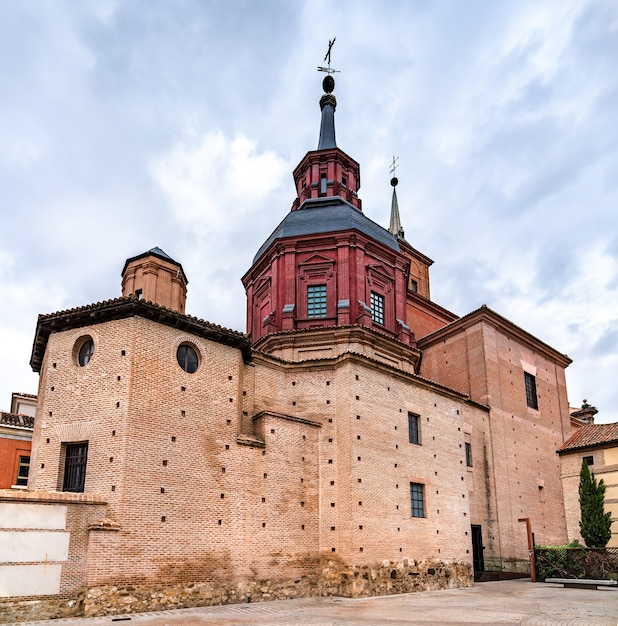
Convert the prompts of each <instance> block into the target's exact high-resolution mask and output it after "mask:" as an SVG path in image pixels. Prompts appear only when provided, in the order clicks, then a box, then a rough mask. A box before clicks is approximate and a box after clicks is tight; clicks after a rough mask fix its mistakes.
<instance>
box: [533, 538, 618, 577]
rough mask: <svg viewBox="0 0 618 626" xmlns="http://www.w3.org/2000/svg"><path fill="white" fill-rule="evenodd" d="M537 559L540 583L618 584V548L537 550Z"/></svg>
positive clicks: (549, 548)
mask: <svg viewBox="0 0 618 626" xmlns="http://www.w3.org/2000/svg"><path fill="white" fill-rule="evenodd" d="M534 555H535V560H536V574H537V578H538V580H545V579H546V578H592V579H595V580H609V579H614V580H618V548H586V547H584V546H577V547H573V546H536V547H535V548H534Z"/></svg>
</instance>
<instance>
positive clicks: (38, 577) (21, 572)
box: [0, 564, 62, 598]
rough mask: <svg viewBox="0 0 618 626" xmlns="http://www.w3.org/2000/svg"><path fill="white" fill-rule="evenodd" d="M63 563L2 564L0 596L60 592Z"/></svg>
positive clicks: (0, 570) (0, 566)
mask: <svg viewBox="0 0 618 626" xmlns="http://www.w3.org/2000/svg"><path fill="white" fill-rule="evenodd" d="M61 573H62V566H61V565H46V564H40V565H0V598H10V597H14V596H52V595H55V594H57V593H60V575H61Z"/></svg>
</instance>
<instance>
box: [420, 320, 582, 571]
mask: <svg viewBox="0 0 618 626" xmlns="http://www.w3.org/2000/svg"><path fill="white" fill-rule="evenodd" d="M530 367H532V368H533V369H534V373H535V375H536V384H537V396H538V404H539V408H538V410H534V409H530V408H529V407H528V406H527V403H526V394H525V386H524V368H528V369H530ZM422 374H423V375H424V376H427V377H428V378H432V379H434V380H438V381H440V382H442V383H443V384H446V385H449V386H451V387H453V388H455V389H458V390H460V391H462V392H464V393H468V394H470V396H471V398H472V399H473V400H475V401H477V402H480V403H483V404H487V405H488V406H490V407H491V410H490V413H489V415H488V416H486V417H485V418H484V419H483V421H482V422H481V423H478V422H473V421H469V423H468V426H467V427H468V430H469V431H470V432H469V434H470V437H471V442H472V448H473V454H474V456H475V458H477V459H479V460H480V463H481V464H482V465H481V467H478V465H479V463H478V462H477V463H475V466H474V470H473V472H471V473H473V474H474V476H473V486H474V495H472V513H473V520H474V522H473V523H479V524H481V525H483V527H484V529H486V530H487V532H486V535H487V539H486V542H487V543H486V544H485V545H486V547H487V553H486V556H487V557H490V560H491V559H492V558H494V557H496V558H497V555H500V554H501V555H502V559H507V560H508V559H525V558H526V557H527V545H526V541H525V527H524V524H522V523H520V522H518V519H519V518H523V517H530V518H531V522H532V530H533V532H534V534H535V539H536V541H537V542H539V543H545V544H551V543H562V542H563V541H564V540H565V539H566V522H565V515H564V506H563V499H562V487H561V483H560V466H559V460H558V456H557V454H556V450H557V449H558V448H559V447H560V445H561V444H562V443H563V441H564V440H565V438H567V437H568V436H569V434H570V418H569V412H568V402H567V397H566V386H565V379H564V369H563V367H562V366H561V365H559V364H558V363H556V361H555V360H552V358H551V357H550V356H548V355H547V354H543V353H542V352H541V351H539V350H538V349H535V347H533V346H531V345H526V344H525V343H522V342H521V341H520V340H517V339H516V338H514V337H510V336H509V335H508V334H506V333H504V332H501V331H499V330H498V329H497V328H495V327H494V326H492V325H490V324H487V323H484V322H479V323H478V324H474V325H471V326H469V327H468V328H466V329H462V330H459V331H458V332H456V333H453V334H452V335H451V336H448V337H446V338H445V339H444V340H442V341H438V342H434V343H433V344H432V345H430V346H427V347H425V349H424V351H423V361H422ZM492 555H493V556H492Z"/></svg>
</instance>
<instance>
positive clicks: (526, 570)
mask: <svg viewBox="0 0 618 626" xmlns="http://www.w3.org/2000/svg"><path fill="white" fill-rule="evenodd" d="M485 571H486V572H509V573H512V574H527V575H528V576H529V575H530V561H529V560H528V559H526V560H523V559H501V558H499V557H489V558H488V557H485Z"/></svg>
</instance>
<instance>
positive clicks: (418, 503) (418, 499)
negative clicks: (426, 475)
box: [410, 483, 425, 517]
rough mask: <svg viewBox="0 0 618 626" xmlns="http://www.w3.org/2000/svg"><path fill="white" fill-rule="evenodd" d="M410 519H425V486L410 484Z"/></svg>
mask: <svg viewBox="0 0 618 626" xmlns="http://www.w3.org/2000/svg"><path fill="white" fill-rule="evenodd" d="M410 501H411V503H412V517H425V485H422V484H420V483H410Z"/></svg>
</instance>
